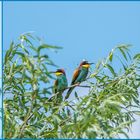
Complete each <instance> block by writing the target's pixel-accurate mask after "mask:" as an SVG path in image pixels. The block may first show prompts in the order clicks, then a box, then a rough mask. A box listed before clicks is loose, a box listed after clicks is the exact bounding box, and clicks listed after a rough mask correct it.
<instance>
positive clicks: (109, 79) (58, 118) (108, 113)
mask: <svg viewBox="0 0 140 140" xmlns="http://www.w3.org/2000/svg"><path fill="white" fill-rule="evenodd" d="M39 43H40V44H39ZM58 49H61V47H57V46H52V45H47V44H45V43H42V41H41V40H40V39H39V38H38V37H36V36H33V35H31V34H24V35H21V36H20V37H19V40H18V41H17V43H14V42H12V43H11V45H10V48H9V49H8V50H7V52H6V54H5V56H4V73H3V76H4V89H3V92H4V101H3V102H4V137H5V138H117V137H119V136H120V134H123V135H125V136H126V137H128V135H127V132H126V131H129V130H130V129H131V125H132V123H133V122H134V121H135V118H134V116H135V114H136V115H140V104H139V100H138V97H139V94H138V88H139V87H140V54H136V55H135V56H134V57H133V58H132V55H130V51H129V45H120V46H117V47H116V48H114V49H112V51H111V52H110V53H109V55H108V56H107V58H104V59H103V60H101V61H99V62H97V63H96V66H95V68H94V70H91V71H90V74H89V76H88V78H87V79H86V81H85V82H84V83H82V84H81V85H82V86H81V89H82V88H88V89H89V92H88V93H87V94H86V95H85V96H80V97H79V96H78V95H80V93H77V92H75V98H74V99H68V100H63V101H62V102H61V103H60V104H58V105H55V104H54V102H53V100H51V101H50V100H49V98H50V97H51V96H55V95H53V94H52V85H51V84H50V82H51V81H53V80H54V77H53V75H51V73H50V69H51V67H56V65H55V63H53V61H52V60H51V59H50V58H49V56H48V55H47V54H46V53H47V52H48V51H49V50H55V51H57V50H58ZM43 52H45V54H44V53H43ZM113 60H114V61H113ZM115 61H119V62H120V63H121V65H120V66H122V67H120V66H118V70H116V69H114V65H115ZM72 94H74V93H72Z"/></svg>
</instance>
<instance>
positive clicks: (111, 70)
mask: <svg viewBox="0 0 140 140" xmlns="http://www.w3.org/2000/svg"><path fill="white" fill-rule="evenodd" d="M105 66H106V67H107V68H108V69H109V70H110V72H111V73H112V75H113V76H114V77H116V73H115V71H114V69H113V67H111V65H109V64H106V65H105Z"/></svg>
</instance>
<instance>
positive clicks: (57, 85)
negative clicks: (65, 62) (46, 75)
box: [53, 69, 68, 101]
mask: <svg viewBox="0 0 140 140" xmlns="http://www.w3.org/2000/svg"><path fill="white" fill-rule="evenodd" d="M54 73H55V75H56V76H57V79H56V80H55V82H54V88H53V91H54V93H55V94H57V95H56V98H57V99H60V100H61V101H62V99H63V96H62V93H63V92H64V90H65V89H66V88H67V87H68V82H67V78H66V74H65V71H64V70H63V69H58V70H57V71H56V72H54Z"/></svg>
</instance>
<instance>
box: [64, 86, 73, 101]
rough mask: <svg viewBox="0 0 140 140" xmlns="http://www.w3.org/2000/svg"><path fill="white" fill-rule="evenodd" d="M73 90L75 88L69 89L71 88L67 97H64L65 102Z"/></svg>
mask: <svg viewBox="0 0 140 140" xmlns="http://www.w3.org/2000/svg"><path fill="white" fill-rule="evenodd" d="M74 88H75V87H71V88H70V89H69V90H68V92H67V95H66V96H65V100H66V99H68V98H69V96H70V94H71V92H72V91H73V89H74Z"/></svg>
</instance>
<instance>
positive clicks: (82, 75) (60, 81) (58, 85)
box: [54, 61, 93, 99]
mask: <svg viewBox="0 0 140 140" xmlns="http://www.w3.org/2000/svg"><path fill="white" fill-rule="evenodd" d="M91 64H93V63H89V62H88V61H82V62H81V63H80V65H79V67H78V68H77V69H76V70H75V71H74V74H73V77H72V82H71V86H72V85H75V84H80V83H81V82H83V81H85V80H86V77H87V75H88V72H89V67H90V65H91ZM55 74H56V76H57V79H56V81H55V83H54V93H57V94H58V93H59V94H58V96H57V98H61V99H62V93H63V92H64V90H65V89H66V88H67V87H68V82H67V78H66V74H65V71H64V70H63V69H58V70H57V71H56V72H55ZM74 88H75V87H71V88H69V90H68V92H67V95H66V97H65V99H68V98H69V96H70V94H71V92H72V91H73V89H74Z"/></svg>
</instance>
